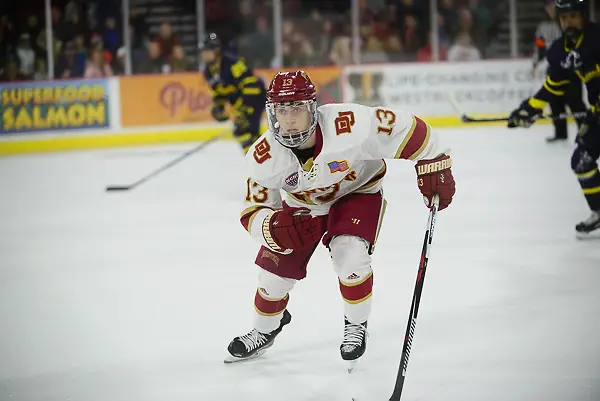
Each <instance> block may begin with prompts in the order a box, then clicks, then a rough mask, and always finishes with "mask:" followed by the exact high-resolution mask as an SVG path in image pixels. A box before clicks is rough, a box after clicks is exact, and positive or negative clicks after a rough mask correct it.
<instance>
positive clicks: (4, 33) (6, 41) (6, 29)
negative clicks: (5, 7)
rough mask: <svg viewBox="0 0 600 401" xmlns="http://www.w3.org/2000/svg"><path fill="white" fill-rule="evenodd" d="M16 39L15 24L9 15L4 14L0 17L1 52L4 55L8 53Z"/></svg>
mask: <svg viewBox="0 0 600 401" xmlns="http://www.w3.org/2000/svg"><path fill="white" fill-rule="evenodd" d="M16 39H17V37H16V31H15V28H14V24H13V23H12V21H11V20H10V18H9V17H8V15H2V16H1V17H0V52H1V54H2V56H4V55H6V54H7V53H8V50H9V49H10V47H11V45H13V44H14V43H15V41H16Z"/></svg>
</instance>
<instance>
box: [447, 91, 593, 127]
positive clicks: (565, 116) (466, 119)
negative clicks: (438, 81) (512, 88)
mask: <svg viewBox="0 0 600 401" xmlns="http://www.w3.org/2000/svg"><path fill="white" fill-rule="evenodd" d="M446 98H447V99H448V102H450V105H451V106H452V108H453V109H454V111H456V113H457V114H458V115H459V116H460V120H461V121H462V122H463V123H490V122H500V121H508V120H509V116H506V117H489V118H485V117H484V118H477V117H471V116H469V115H467V114H465V113H463V112H462V110H461V109H460V107H458V103H457V102H456V100H455V99H454V98H453V97H452V95H451V94H450V92H446ZM586 115H587V113H586V112H585V111H584V112H578V113H572V114H567V113H561V114H558V115H551V114H548V115H542V116H539V117H537V118H536V120H540V119H541V120H547V119H550V120H566V119H569V118H583V117H585V116H586Z"/></svg>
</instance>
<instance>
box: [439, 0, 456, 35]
mask: <svg viewBox="0 0 600 401" xmlns="http://www.w3.org/2000/svg"><path fill="white" fill-rule="evenodd" d="M438 4H439V5H438V12H439V15H441V16H442V17H443V19H444V27H445V30H446V32H447V33H448V35H449V36H450V37H454V36H455V35H456V32H457V29H458V14H457V12H456V9H455V7H454V1H453V0H439V3H438Z"/></svg>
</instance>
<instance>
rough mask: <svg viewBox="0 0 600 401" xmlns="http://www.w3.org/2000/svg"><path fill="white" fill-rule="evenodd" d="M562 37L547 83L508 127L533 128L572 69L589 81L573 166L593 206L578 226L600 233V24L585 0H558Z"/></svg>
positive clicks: (550, 53) (556, 44)
mask: <svg viewBox="0 0 600 401" xmlns="http://www.w3.org/2000/svg"><path fill="white" fill-rule="evenodd" d="M556 10H557V12H558V16H559V20H560V25H561V29H562V37H561V38H559V39H558V40H557V41H556V42H554V44H553V45H552V46H551V47H550V49H549V50H548V53H547V55H546V58H547V59H548V64H549V69H548V76H547V78H546V82H545V83H544V86H543V87H542V88H541V89H540V90H539V91H538V92H537V93H536V94H535V95H534V96H533V97H531V98H529V99H527V100H525V101H524V102H523V103H521V105H520V106H519V108H518V109H516V110H515V111H513V112H512V113H511V115H510V118H509V121H508V126H509V127H510V128H514V127H529V126H531V124H533V122H534V121H535V119H536V118H537V117H539V115H540V114H541V113H542V111H543V109H544V107H545V106H546V104H548V103H549V102H551V101H552V100H553V99H555V98H557V97H561V96H564V94H565V92H564V91H565V89H566V88H567V87H568V85H569V81H568V75H569V73H575V74H576V75H577V76H578V77H579V79H580V80H581V81H582V82H583V83H584V84H585V85H586V88H587V92H588V100H589V103H590V105H591V108H590V110H589V111H588V113H587V117H586V118H585V122H584V123H583V124H582V126H581V129H580V130H579V134H578V136H577V148H576V149H575V151H574V152H573V156H572V158H571V168H572V169H573V171H574V172H575V174H576V175H577V178H578V180H579V184H580V185H581V188H582V190H583V194H584V196H585V199H586V201H587V203H588V205H589V207H590V209H591V210H592V214H591V215H590V217H589V218H588V219H587V220H584V221H582V222H581V223H579V224H577V225H576V226H575V230H576V232H577V235H578V236H586V235H589V234H590V233H592V232H593V231H597V232H600V173H599V172H598V164H597V160H598V158H599V157H600V121H599V120H600V42H599V41H598V38H600V26H599V25H598V24H595V23H593V22H591V21H589V19H588V5H587V4H586V2H585V1H583V0H556Z"/></svg>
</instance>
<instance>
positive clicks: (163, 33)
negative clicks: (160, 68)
mask: <svg viewBox="0 0 600 401" xmlns="http://www.w3.org/2000/svg"><path fill="white" fill-rule="evenodd" d="M154 42H156V43H158V46H159V49H160V58H162V59H164V60H170V59H171V56H172V55H173V47H174V46H176V45H178V44H179V40H178V39H177V38H176V37H175V36H174V35H173V30H172V28H171V24H169V23H168V22H164V23H163V24H162V25H161V26H160V32H159V34H158V36H156V38H155V39H154Z"/></svg>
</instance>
